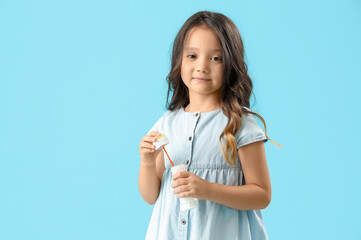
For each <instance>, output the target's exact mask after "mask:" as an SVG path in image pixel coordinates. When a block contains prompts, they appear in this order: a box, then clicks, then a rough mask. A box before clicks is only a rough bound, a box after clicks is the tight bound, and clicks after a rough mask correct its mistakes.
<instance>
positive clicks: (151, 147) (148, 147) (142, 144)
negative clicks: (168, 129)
mask: <svg viewBox="0 0 361 240" xmlns="http://www.w3.org/2000/svg"><path fill="white" fill-rule="evenodd" d="M139 146H140V148H146V149H151V150H155V146H154V144H151V143H147V142H141V143H140V144H139Z"/></svg>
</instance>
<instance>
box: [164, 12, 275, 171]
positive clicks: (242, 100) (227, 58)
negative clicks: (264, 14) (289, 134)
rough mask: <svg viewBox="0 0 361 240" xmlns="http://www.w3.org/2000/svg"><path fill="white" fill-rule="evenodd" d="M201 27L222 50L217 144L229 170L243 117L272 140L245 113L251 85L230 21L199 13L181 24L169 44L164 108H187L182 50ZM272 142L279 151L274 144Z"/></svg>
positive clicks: (242, 50)
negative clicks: (222, 121)
mask: <svg viewBox="0 0 361 240" xmlns="http://www.w3.org/2000/svg"><path fill="white" fill-rule="evenodd" d="M203 24H205V25H206V26H207V27H208V28H210V29H211V30H212V31H213V32H214V33H215V34H216V35H217V37H218V40H219V42H220V44H221V46H222V58H223V69H224V74H223V84H222V87H221V90H220V103H221V106H222V111H223V113H224V115H225V116H227V117H228V122H227V125H226V127H225V129H224V130H223V132H222V133H221V135H220V136H219V142H220V145H221V148H222V152H223V155H224V157H225V160H226V161H227V163H228V164H229V165H230V166H231V167H235V166H236V160H237V145H236V139H235V137H234V135H235V133H236V132H237V131H238V129H239V128H240V126H241V123H242V121H241V120H242V114H243V113H250V114H253V115H255V116H257V117H258V118H259V119H261V120H262V122H263V124H264V127H265V134H266V137H267V138H268V139H269V140H270V141H272V140H271V139H270V138H269V137H268V136H267V128H266V123H265V121H264V119H263V118H262V117H261V116H260V115H258V114H257V113H255V112H252V111H249V110H248V109H246V108H249V101H250V97H251V94H252V88H253V85H252V81H251V78H250V77H249V75H248V73H247V71H248V69H247V65H246V63H245V61H244V47H243V41H242V38H241V35H240V34H239V31H238V29H237V27H236V25H235V24H234V23H233V21H232V20H231V19H229V18H228V17H226V16H225V15H223V14H221V13H216V12H210V11H199V12H197V13H195V14H193V15H192V16H191V17H190V18H188V19H187V20H186V22H185V23H184V24H183V26H182V27H181V29H180V30H179V32H178V34H177V36H176V38H175V40H174V43H173V49H172V58H171V61H172V62H171V70H170V72H169V74H168V75H167V83H168V92H167V103H166V108H167V109H168V110H171V111H174V110H176V109H179V108H181V107H184V108H185V107H186V106H187V105H188V104H189V92H188V88H187V86H186V85H185V84H184V83H183V81H182V78H181V63H182V56H183V48H184V43H185V39H186V38H187V37H188V33H189V31H190V30H191V29H192V28H193V27H196V26H200V25H203ZM171 92H172V93H173V95H172V98H171V101H170V103H169V102H168V100H169V96H170V93H171ZM244 107H246V108H244ZM223 135H225V138H226V140H225V149H224V147H223V144H222V141H221V139H222V136H223ZM272 142H273V143H274V144H276V145H277V146H279V147H282V146H281V145H279V144H277V143H276V142H274V141H272ZM228 152H230V157H229V156H228V154H227V153H228Z"/></svg>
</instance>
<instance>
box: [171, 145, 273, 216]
mask: <svg viewBox="0 0 361 240" xmlns="http://www.w3.org/2000/svg"><path fill="white" fill-rule="evenodd" d="M238 155H239V159H240V162H241V166H242V170H243V174H244V178H245V181H246V183H245V184H246V185H242V186H230V185H223V184H218V183H212V182H208V181H205V180H203V179H201V178H199V177H198V176H197V175H195V174H193V173H190V172H179V173H176V174H175V175H174V176H173V179H174V180H175V179H178V178H179V179H178V180H177V181H174V182H173V184H172V187H176V188H175V189H174V193H179V194H178V195H177V197H187V196H189V197H195V198H198V199H201V200H202V199H203V200H210V201H213V202H216V203H219V204H222V205H225V206H227V207H230V208H234V209H238V210H250V209H263V208H266V207H267V206H268V205H269V203H270V201H271V180H270V176H269V172H268V167H267V161H266V154H265V149H264V143H263V141H259V142H255V143H251V144H248V145H246V146H244V147H241V148H239V149H238Z"/></svg>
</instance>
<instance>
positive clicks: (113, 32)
mask: <svg viewBox="0 0 361 240" xmlns="http://www.w3.org/2000/svg"><path fill="white" fill-rule="evenodd" d="M199 10H211V11H217V12H221V13H224V14H225V15H227V16H228V17H230V18H231V19H232V20H233V21H234V22H235V23H236V25H237V26H238V28H239V30H240V32H241V35H242V37H243V40H244V45H245V53H246V58H247V63H248V67H249V74H250V76H251V78H252V80H253V83H254V93H255V95H256V99H255V100H256V101H253V100H254V99H253V98H252V99H253V100H252V103H253V105H252V106H251V107H252V108H253V109H254V110H255V111H257V112H258V113H260V114H261V116H263V117H264V119H265V121H266V124H267V130H268V135H269V137H270V138H271V139H272V140H274V141H276V142H277V143H279V144H281V145H283V146H284V149H281V148H278V147H277V146H276V145H274V144H273V143H271V142H270V141H269V142H268V143H267V144H266V154H267V161H268V164H269V170H270V175H271V181H272V190H273V191H272V194H273V196H272V202H271V204H270V205H269V206H268V208H266V209H264V210H262V214H263V218H264V221H265V226H266V228H267V231H268V234H269V237H270V239H277V240H282V239H285V240H289V239H293V240H297V239H300V240H301V239H302V240H304V239H361V228H360V214H361V206H360V202H361V191H360V189H361V188H360V183H361V174H360V169H361V164H360V159H361V158H360V151H359V150H357V149H359V138H360V134H361V131H360V121H361V114H360V106H359V105H360V103H361V97H360V90H361V84H360V80H361V70H360V69H361V68H360V66H361V28H360V25H361V2H360V1H357V0H353V1H352V0H347V1H313V0H306V1H226V2H221V1H209V0H202V1H194V0H186V1H157V2H154V1H127V2H125V1H109V0H107V1H9V0H8V1H4V0H0V239H2V240H8V239H34V240H35V239H36V240H43V239H54V240H55V239H56V240H58V239H67V240H70V239H144V236H145V233H146V230H147V226H148V222H149V219H150V215H151V212H152V206H150V205H148V204H147V203H146V202H145V201H143V200H142V198H141V196H140V194H139V191H138V173H139V162H140V157H139V142H140V140H141V138H142V137H143V135H145V134H146V133H147V131H148V130H149V129H150V128H151V127H152V126H153V124H154V123H155V121H156V120H158V118H159V117H160V116H161V115H162V114H163V113H164V111H165V102H166V99H165V98H166V93H167V85H166V82H165V77H166V75H167V73H168V72H169V69H170V53H171V52H170V50H171V45H172V41H173V40H174V37H175V35H176V33H177V31H178V30H179V28H180V27H181V26H182V24H183V23H184V21H185V20H186V19H187V18H188V17H190V16H191V15H192V14H193V13H195V12H196V11H199ZM259 124H260V126H261V127H262V128H263V125H262V124H261V122H259Z"/></svg>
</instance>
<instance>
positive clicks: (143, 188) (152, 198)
mask: <svg viewBox="0 0 361 240" xmlns="http://www.w3.org/2000/svg"><path fill="white" fill-rule="evenodd" d="M159 135H160V133H155V132H151V133H150V135H148V136H145V137H143V139H142V142H141V143H140V153H141V154H140V158H141V161H140V170H139V178H138V188H139V192H140V195H141V196H142V198H143V199H144V201H146V202H147V203H149V204H154V203H155V202H156V201H157V198H158V195H159V191H160V185H161V182H162V176H163V173H164V171H165V166H164V157H163V152H162V150H161V149H160V150H159V149H158V150H157V151H155V150H154V149H155V146H154V145H153V142H154V141H155V137H156V136H159Z"/></svg>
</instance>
